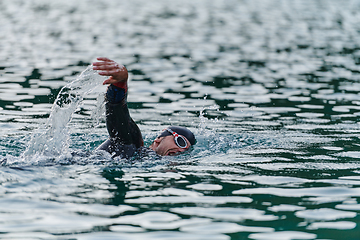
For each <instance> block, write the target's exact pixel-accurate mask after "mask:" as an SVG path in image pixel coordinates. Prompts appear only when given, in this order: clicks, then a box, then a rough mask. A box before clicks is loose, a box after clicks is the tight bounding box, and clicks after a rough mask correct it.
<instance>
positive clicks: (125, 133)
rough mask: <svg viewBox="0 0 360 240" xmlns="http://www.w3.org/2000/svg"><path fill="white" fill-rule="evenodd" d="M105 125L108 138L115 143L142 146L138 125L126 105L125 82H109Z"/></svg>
mask: <svg viewBox="0 0 360 240" xmlns="http://www.w3.org/2000/svg"><path fill="white" fill-rule="evenodd" d="M105 99H106V104H105V106H106V126H107V130H108V132H109V135H110V140H111V142H112V143H113V144H116V145H135V147H136V148H139V147H140V146H143V138H142V135H141V132H140V129H139V127H138V126H137V125H136V123H135V122H134V121H133V120H132V118H131V117H130V114H129V110H128V107H127V84H126V83H123V84H121V85H119V84H118V85H117V86H115V85H113V84H111V85H110V86H109V87H108V89H107V92H106V97H105Z"/></svg>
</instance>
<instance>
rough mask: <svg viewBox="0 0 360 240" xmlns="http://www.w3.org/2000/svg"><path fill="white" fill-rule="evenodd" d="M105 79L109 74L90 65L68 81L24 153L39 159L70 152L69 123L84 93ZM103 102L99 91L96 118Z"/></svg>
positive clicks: (93, 116) (86, 93)
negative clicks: (102, 73)
mask: <svg viewBox="0 0 360 240" xmlns="http://www.w3.org/2000/svg"><path fill="white" fill-rule="evenodd" d="M104 79H105V77H102V76H100V75H99V74H97V72H96V71H94V70H93V69H92V65H90V66H88V67H87V68H86V69H85V70H84V71H83V72H82V73H81V74H80V75H79V76H78V77H77V78H76V79H75V80H73V81H72V82H70V83H68V84H67V85H65V86H64V87H63V88H62V89H61V90H60V92H59V94H58V96H57V97H56V100H55V101H54V104H53V106H52V108H51V113H50V116H49V118H48V120H47V122H46V124H45V125H44V126H42V127H40V128H39V129H38V130H37V131H36V133H34V134H33V136H32V138H31V141H30V143H29V144H28V146H27V148H26V150H25V152H24V153H23V157H24V158H29V157H35V156H36V157H35V158H36V159H37V161H39V156H51V157H54V156H66V155H67V154H69V145H70V133H71V130H70V129H69V127H68V125H69V123H70V121H71V119H72V118H73V115H74V113H75V112H76V111H77V109H78V108H79V107H80V105H81V104H82V102H83V99H84V97H86V96H87V95H88V94H90V93H93V92H94V90H95V89H96V88H97V87H99V86H101V85H102V82H103V81H104ZM102 106H103V98H102V97H100V94H99V97H98V98H97V104H96V108H95V109H94V110H93V112H92V118H99V115H100V114H101V111H102V110H101V109H102ZM95 121H97V120H95Z"/></svg>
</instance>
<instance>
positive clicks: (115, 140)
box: [93, 58, 196, 158]
mask: <svg viewBox="0 0 360 240" xmlns="http://www.w3.org/2000/svg"><path fill="white" fill-rule="evenodd" d="M97 60H99V62H94V63H93V69H94V70H98V71H99V74H100V75H102V76H109V78H108V79H106V80H105V81H104V82H103V84H104V85H105V84H109V87H108V89H107V91H106V97H105V99H106V105H105V106H106V126H107V129H108V132H109V135H110V138H109V139H108V140H106V141H105V142H104V143H103V144H101V146H99V147H98V150H105V151H107V152H109V153H110V154H111V155H112V156H113V157H117V156H119V157H121V158H131V157H132V156H134V155H135V154H136V153H140V152H144V151H145V152H148V151H151V150H152V151H151V152H155V153H156V154H158V155H160V156H167V155H177V154H180V153H182V152H185V151H186V150H188V149H189V148H190V147H191V146H192V145H194V144H195V143H196V140H195V136H194V134H193V133H192V132H191V131H190V130H189V129H187V128H185V127H178V126H170V127H168V128H167V129H165V130H164V131H163V132H162V133H161V134H160V135H159V136H158V137H157V138H156V139H155V140H154V141H153V143H152V144H151V145H150V146H149V148H145V147H144V141H143V138H142V135H141V132H140V129H139V127H138V126H137V125H136V123H135V122H134V121H133V120H132V118H131V117H130V114H129V110H128V107H127V80H128V71H127V69H126V68H125V66H123V65H119V64H118V63H116V62H114V61H113V60H110V59H108V58H97Z"/></svg>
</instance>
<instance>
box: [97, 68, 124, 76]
mask: <svg viewBox="0 0 360 240" xmlns="http://www.w3.org/2000/svg"><path fill="white" fill-rule="evenodd" d="M95 70H99V69H95ZM104 70H105V69H104ZM117 73H120V69H113V70H108V71H101V72H99V75H102V76H112V75H115V74H117Z"/></svg>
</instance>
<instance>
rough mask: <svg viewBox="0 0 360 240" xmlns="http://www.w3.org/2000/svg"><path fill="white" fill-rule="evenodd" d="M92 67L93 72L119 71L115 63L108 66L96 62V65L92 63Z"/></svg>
mask: <svg viewBox="0 0 360 240" xmlns="http://www.w3.org/2000/svg"><path fill="white" fill-rule="evenodd" d="M93 65H94V67H93V69H94V70H112V69H114V68H117V69H119V66H118V64H116V63H110V64H108V63H101V62H97V64H95V63H94V64H93Z"/></svg>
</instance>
